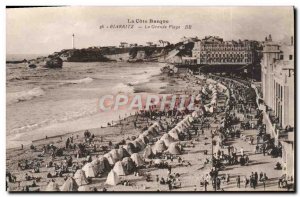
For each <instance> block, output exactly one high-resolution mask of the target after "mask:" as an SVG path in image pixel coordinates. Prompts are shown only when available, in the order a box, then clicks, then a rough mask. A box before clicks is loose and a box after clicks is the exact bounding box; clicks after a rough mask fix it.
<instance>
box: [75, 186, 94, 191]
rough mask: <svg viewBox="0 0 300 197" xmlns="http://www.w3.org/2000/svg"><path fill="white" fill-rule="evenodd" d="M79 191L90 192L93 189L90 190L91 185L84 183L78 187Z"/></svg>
mask: <svg viewBox="0 0 300 197" xmlns="http://www.w3.org/2000/svg"><path fill="white" fill-rule="evenodd" d="M78 191H79V192H90V191H91V190H90V187H89V186H87V185H82V186H80V187H79V188H78Z"/></svg>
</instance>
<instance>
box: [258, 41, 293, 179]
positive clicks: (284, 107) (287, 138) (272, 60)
mask: <svg viewBox="0 0 300 197" xmlns="http://www.w3.org/2000/svg"><path fill="white" fill-rule="evenodd" d="M294 66H295V61H294V43H293V38H291V42H290V43H289V44H279V43H275V42H273V41H272V38H271V35H270V36H269V37H268V38H266V41H265V43H264V48H263V59H262V62H261V77H262V95H263V101H264V106H266V107H265V111H264V123H265V124H266V129H267V131H268V132H269V133H270V134H271V136H272V137H274V139H275V144H277V145H281V146H282V161H283V164H284V168H283V170H284V173H285V174H287V175H288V176H293V175H294V119H295V104H294V100H295V97H294V83H295V81H294ZM293 177H294V176H293Z"/></svg>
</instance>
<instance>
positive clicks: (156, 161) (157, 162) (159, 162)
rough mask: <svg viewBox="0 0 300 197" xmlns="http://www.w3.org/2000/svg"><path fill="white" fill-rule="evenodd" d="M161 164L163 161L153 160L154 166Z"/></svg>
mask: <svg viewBox="0 0 300 197" xmlns="http://www.w3.org/2000/svg"><path fill="white" fill-rule="evenodd" d="M161 163H163V161H162V160H161V159H155V160H154V164H161Z"/></svg>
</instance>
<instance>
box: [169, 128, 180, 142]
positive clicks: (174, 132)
mask: <svg viewBox="0 0 300 197" xmlns="http://www.w3.org/2000/svg"><path fill="white" fill-rule="evenodd" d="M168 134H169V136H171V137H172V138H173V139H174V140H179V136H178V131H177V130H176V129H175V128H173V129H172V130H171V131H169V133H168Z"/></svg>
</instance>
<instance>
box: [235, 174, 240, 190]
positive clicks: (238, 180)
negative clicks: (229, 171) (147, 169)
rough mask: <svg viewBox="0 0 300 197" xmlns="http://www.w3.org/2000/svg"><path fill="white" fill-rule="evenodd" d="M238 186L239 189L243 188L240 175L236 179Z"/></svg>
mask: <svg viewBox="0 0 300 197" xmlns="http://www.w3.org/2000/svg"><path fill="white" fill-rule="evenodd" d="M236 186H237V187H238V188H240V187H241V177H240V175H238V177H237V178H236Z"/></svg>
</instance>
